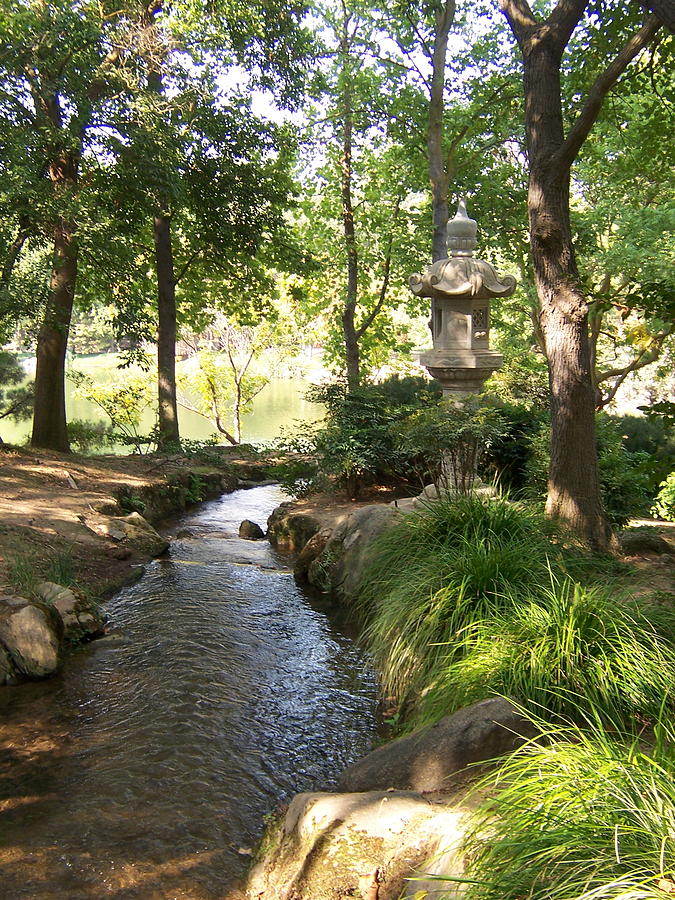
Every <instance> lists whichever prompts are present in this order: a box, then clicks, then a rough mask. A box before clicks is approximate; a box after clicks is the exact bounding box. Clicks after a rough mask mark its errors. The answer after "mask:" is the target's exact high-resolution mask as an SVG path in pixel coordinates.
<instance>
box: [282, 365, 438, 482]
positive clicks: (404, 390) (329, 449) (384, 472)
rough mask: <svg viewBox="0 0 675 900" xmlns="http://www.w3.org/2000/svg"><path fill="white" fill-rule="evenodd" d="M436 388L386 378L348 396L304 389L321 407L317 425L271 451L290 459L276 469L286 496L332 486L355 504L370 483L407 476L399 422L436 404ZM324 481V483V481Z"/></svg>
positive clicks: (333, 388) (331, 387) (334, 388)
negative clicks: (399, 442) (399, 443)
mask: <svg viewBox="0 0 675 900" xmlns="http://www.w3.org/2000/svg"><path fill="white" fill-rule="evenodd" d="M438 393H439V389H438V388H436V387H435V386H433V385H431V384H430V383H429V382H428V381H426V380H425V379H424V378H415V377H412V376H410V377H407V378H398V377H393V378H389V379H387V380H386V381H384V382H382V383H381V384H366V385H362V386H361V387H360V388H359V389H358V390H356V391H351V392H350V391H348V390H347V388H346V386H345V385H342V384H327V385H321V386H318V387H314V388H312V389H310V391H309V392H308V394H307V399H309V400H311V401H312V402H314V403H322V404H323V405H324V406H325V408H326V415H325V419H324V421H323V423H321V424H319V425H317V426H309V425H307V424H306V423H303V425H302V426H301V430H299V431H296V432H295V433H290V434H286V435H284V436H283V437H282V438H281V440H280V441H278V442H277V445H276V450H277V451H279V452H281V453H284V454H289V455H290V459H289V460H288V461H286V462H285V463H283V464H282V465H281V466H279V467H277V470H276V473H277V477H279V478H280V479H281V482H282V486H283V487H284V489H285V490H286V491H288V492H289V493H294V494H296V495H304V494H307V493H310V492H311V491H314V490H325V489H327V488H330V487H331V484H332V486H333V487H335V488H336V489H338V490H344V491H346V493H347V494H348V496H349V497H350V498H351V499H358V497H359V496H360V495H361V493H362V491H363V489H364V488H365V487H367V486H368V485H370V484H388V483H392V482H395V481H397V480H400V479H405V478H407V477H408V476H409V475H410V470H409V467H406V465H405V457H404V455H403V454H402V453H401V451H400V449H399V448H398V446H397V437H398V431H399V425H400V422H401V421H402V420H403V419H405V417H406V416H408V415H409V414H410V413H411V412H412V411H413V410H415V409H417V408H420V407H424V406H428V405H429V404H430V403H431V404H434V403H436V402H437V397H438ZM327 479H330V481H328V480H327Z"/></svg>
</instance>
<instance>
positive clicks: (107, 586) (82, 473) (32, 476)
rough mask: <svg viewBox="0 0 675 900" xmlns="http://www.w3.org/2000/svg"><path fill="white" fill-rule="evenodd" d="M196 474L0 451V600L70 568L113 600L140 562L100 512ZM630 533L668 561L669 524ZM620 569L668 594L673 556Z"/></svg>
mask: <svg viewBox="0 0 675 900" xmlns="http://www.w3.org/2000/svg"><path fill="white" fill-rule="evenodd" d="M227 465H228V466H229V467H230V468H231V467H232V466H235V467H240V470H241V474H242V477H244V478H245V477H247V472H246V470H247V468H248V469H250V467H251V461H250V459H248V460H247V459H246V458H244V457H242V458H239V457H237V456H236V455H228V457H227ZM198 468H199V467H198V465H197V463H195V462H191V461H190V460H188V459H186V458H185V457H180V456H157V455H148V456H137V455H130V456H92V457H84V456H77V455H75V454H69V455H66V454H59V453H52V452H49V451H44V450H40V451H36V450H29V449H25V448H16V447H9V446H7V445H1V446H0V593H7V592H10V591H12V592H16V582H17V577H18V578H20V577H21V576H22V570H26V569H28V570H29V574H30V575H33V574H35V575H37V576H38V577H39V578H40V580H43V579H47V580H55V581H58V580H59V578H58V577H56V576H57V575H58V574H59V571H60V570H62V569H63V568H64V566H65V567H66V568H67V567H68V566H71V567H72V577H73V580H74V581H75V582H76V583H77V584H78V586H80V587H82V588H84V589H88V590H90V591H91V592H92V593H93V594H95V595H98V596H106V595H109V594H110V593H112V592H114V590H115V589H116V588H117V587H119V586H120V585H122V584H124V583H126V582H127V581H129V580H130V579H132V578H133V577H134V573H135V572H138V571H139V566H140V565H141V564H142V563H143V562H145V561H146V560H145V559H143V558H142V557H140V556H138V555H137V554H134V553H133V552H132V553H131V555H129V556H127V557H126V558H120V557H121V556H124V555H125V554H124V552H123V551H122V550H121V548H120V547H119V545H117V544H115V542H114V541H112V540H110V539H109V538H106V537H103V536H101V535H100V534H97V533H96V528H97V526H100V525H101V524H102V523H105V522H106V521H109V518H108V516H107V515H106V514H104V513H102V512H101V511H100V510H101V509H105V508H109V507H111V506H112V505H113V504H114V503H115V502H116V499H117V492H118V491H120V490H123V489H131V490H132V492H134V491H141V490H142V489H143V488H147V487H148V486H152V485H155V486H157V487H160V488H161V487H162V486H166V485H167V482H168V481H169V480H170V479H171V478H172V477H175V476H176V475H178V474H179V473H181V472H182V473H185V472H186V470H187V471H191V470H195V471H197V470H198ZM202 468H203V467H202ZM400 496H401V494H400V492H398V493H397V492H396V491H392V490H391V489H388V488H382V489H376V488H373V489H371V490H370V491H369V493H368V494H367V495H366V496H364V497H363V498H362V499H361V500H360V501H359V502H358V503H355V502H353V501H349V500H347V499H346V498H344V497H340V496H339V495H325V494H322V495H317V496H315V497H311V498H308V499H304V500H298V501H296V502H295V503H294V507H295V508H296V509H297V511H298V512H303V513H306V514H309V515H313V516H316V517H317V518H319V519H320V520H321V521H323V522H325V524H327V525H328V524H330V523H331V521H335V519H337V518H340V517H342V516H343V515H344V514H345V513H348V512H349V511H351V510H353V509H354V508H356V507H357V506H362V505H364V504H366V503H387V502H391V501H392V500H394V499H396V498H397V497H400ZM108 511H109V510H108ZM631 528H636V529H640V530H649V531H650V532H653V533H656V534H659V535H660V536H662V537H665V538H666V540H668V541H669V542H670V544H671V545H672V546H673V548H674V553H675V523H672V522H671V523H669V522H655V521H653V520H634V521H633V522H631ZM126 552H127V553H128V552H129V551H126ZM626 562H628V563H630V564H631V567H632V570H633V571H632V577H630V578H629V579H628V581H629V583H632V586H633V587H634V591H635V593H647V592H653V591H666V592H670V591H674V590H675V555H664V556H653V555H645V556H632V557H627V558H626Z"/></svg>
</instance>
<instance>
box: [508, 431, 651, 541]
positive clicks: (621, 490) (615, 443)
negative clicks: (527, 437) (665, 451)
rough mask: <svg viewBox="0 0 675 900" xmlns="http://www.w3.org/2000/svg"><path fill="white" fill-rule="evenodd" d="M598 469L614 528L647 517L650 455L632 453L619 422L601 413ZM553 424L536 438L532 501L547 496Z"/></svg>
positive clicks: (529, 478) (529, 470) (529, 474)
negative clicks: (626, 444) (634, 518)
mask: <svg viewBox="0 0 675 900" xmlns="http://www.w3.org/2000/svg"><path fill="white" fill-rule="evenodd" d="M597 436H598V466H599V470H600V488H601V492H602V499H603V504H604V507H605V512H606V513H607V516H608V518H609V520H610V522H611V523H612V524H613V525H615V526H619V527H621V526H623V525H625V524H626V523H627V522H628V520H629V519H630V518H631V517H632V516H638V515H642V514H645V513H646V511H647V509H648V507H649V498H650V491H649V487H650V463H649V456H648V454H646V453H644V452H642V451H637V452H634V453H632V452H629V451H628V450H626V448H625V447H624V445H623V443H622V435H621V430H620V428H619V426H618V425H617V423H616V422H614V421H612V420H611V419H610V418H609V417H608V416H606V415H604V414H601V415H599V416H598V419H597ZM549 440H550V425H549V424H548V423H547V424H545V425H543V426H542V427H541V428H540V429H539V430H538V432H537V433H536V434H535V435H534V436H533V438H532V443H531V448H532V451H531V455H530V457H529V459H528V461H527V464H526V488H525V492H526V494H527V495H528V496H530V497H532V498H533V499H534V498H536V499H539V498H543V497H545V496H546V485H547V479H548V465H549V459H550V454H549Z"/></svg>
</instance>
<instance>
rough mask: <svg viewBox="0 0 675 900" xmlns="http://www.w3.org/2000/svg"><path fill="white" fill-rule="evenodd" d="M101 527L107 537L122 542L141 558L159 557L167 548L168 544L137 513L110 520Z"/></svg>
mask: <svg viewBox="0 0 675 900" xmlns="http://www.w3.org/2000/svg"><path fill="white" fill-rule="evenodd" d="M103 527H104V529H105V532H106V534H107V536H108V537H110V538H112V539H113V540H118V541H124V543H125V544H127V545H129V546H130V547H131V548H132V549H133V550H135V551H136V552H137V553H139V554H141V555H142V556H161V554H162V553H164V552H165V550H167V549H168V547H169V542H168V541H167V540H166V539H165V538H163V537H162V536H161V535H160V534H158V532H157V531H155V529H154V528H153V527H152V525H151V524H150V523H149V522H148V521H147V520H146V519H144V518H143V516H142V515H141V514H140V513H137V512H132V513H129V515H128V516H120V517H119V518H114V519H111V520H110V522H109V523H106V524H105V525H104V526H103Z"/></svg>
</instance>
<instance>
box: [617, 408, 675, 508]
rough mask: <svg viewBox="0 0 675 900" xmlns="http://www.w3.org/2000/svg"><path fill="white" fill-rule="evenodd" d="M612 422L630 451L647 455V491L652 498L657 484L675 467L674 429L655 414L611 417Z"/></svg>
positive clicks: (656, 489) (656, 490)
mask: <svg viewBox="0 0 675 900" xmlns="http://www.w3.org/2000/svg"><path fill="white" fill-rule="evenodd" d="M612 421H613V422H614V423H615V424H616V426H617V429H618V430H619V431H620V433H621V438H622V443H623V446H624V447H625V449H626V450H627V451H628V452H629V453H646V454H647V455H648V457H649V461H648V472H649V486H648V492H649V495H650V497H654V496H655V495H656V493H657V492H658V489H659V484H660V483H661V482H662V481H663V480H664V479H665V478H667V477H668V474H669V473H670V472H671V471H672V470H673V469H674V468H675V430H674V429H673V427H672V425H670V424H669V423H667V422H666V421H664V419H662V418H658V417H654V416H613V417H612Z"/></svg>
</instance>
